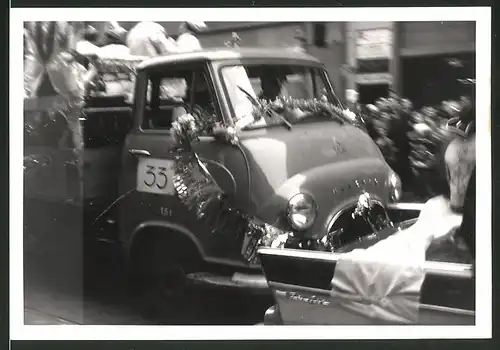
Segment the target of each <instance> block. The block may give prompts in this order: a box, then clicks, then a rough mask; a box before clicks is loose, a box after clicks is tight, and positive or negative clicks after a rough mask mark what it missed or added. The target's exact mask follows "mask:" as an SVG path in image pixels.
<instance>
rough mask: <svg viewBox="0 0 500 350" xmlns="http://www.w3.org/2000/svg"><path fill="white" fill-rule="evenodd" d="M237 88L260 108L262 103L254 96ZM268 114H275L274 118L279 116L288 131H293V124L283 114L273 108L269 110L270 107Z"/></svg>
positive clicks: (267, 109) (267, 110)
mask: <svg viewBox="0 0 500 350" xmlns="http://www.w3.org/2000/svg"><path fill="white" fill-rule="evenodd" d="M237 88H238V89H240V91H241V92H243V93H244V94H245V96H246V97H247V98H248V99H249V100H250V102H252V104H253V105H254V106H255V107H260V103H259V102H258V101H257V100H256V99H255V98H254V97H253V96H252V95H250V93H249V92H248V91H246V90H245V89H243V88H242V87H241V86H239V85H237ZM266 112H267V113H269V114H271V115H273V114H274V116H278V117H279V118H280V119H281V120H282V121H283V123H284V124H285V125H286V127H287V128H288V130H292V124H291V123H290V122H289V121H288V120H287V119H286V118H285V117H283V116H282V115H281V114H279V113H278V112H276V111H275V110H273V109H272V108H269V107H268V108H266Z"/></svg>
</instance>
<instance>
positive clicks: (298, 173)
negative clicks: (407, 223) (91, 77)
mask: <svg viewBox="0 0 500 350" xmlns="http://www.w3.org/2000/svg"><path fill="white" fill-rule="evenodd" d="M99 66H100V67H101V73H100V80H99V82H98V83H96V84H94V85H93V86H94V90H93V91H90V92H89V94H88V96H87V99H86V105H85V106H84V108H83V109H82V112H81V118H80V119H81V123H82V126H83V131H84V138H85V149H84V157H83V158H84V162H83V180H82V181H83V182H81V181H80V182H79V181H78V177H77V176H76V175H75V174H78V171H77V169H75V167H77V166H78V165H76V163H75V162H73V161H71V157H72V156H71V155H72V154H73V153H72V151H71V147H70V146H65V145H62V146H61V143H60V142H59V143H57V142H56V140H58V139H59V138H60V135H62V133H63V131H62V130H64V125H63V127H59V128H58V127H56V126H57V125H59V124H58V123H59V122H58V121H57V120H62V119H58V117H57V113H56V116H55V117H53V118H52V119H50V118H49V119H50V120H52V122H50V120H49V119H47V120H49V121H48V122H47V123H48V124H50V125H52V126H53V127H52V129H51V128H50V127H49V128H46V127H44V128H43V130H42V131H41V133H42V134H44V133H45V136H43V135H42V136H40V135H38V134H40V133H38V134H37V132H36V130H32V129H33V128H31V129H30V130H27V131H26V133H25V140H26V147H25V169H26V175H25V197H26V198H35V197H36V198H38V200H42V201H44V200H47V199H48V198H52V199H54V200H56V201H59V202H68V198H74V199H75V200H74V201H73V203H79V204H75V205H81V206H82V207H83V212H84V213H85V214H84V225H85V229H84V231H85V235H86V238H89V239H91V240H98V241H101V242H102V241H105V242H108V243H111V244H113V245H114V246H116V247H120V250H121V252H122V253H123V256H124V257H125V258H126V261H127V262H128V266H129V267H130V271H133V272H134V274H133V275H134V276H136V277H137V276H141V277H143V278H146V279H143V280H141V282H139V283H135V285H140V286H146V285H149V284H148V283H147V282H152V284H150V286H154V287H156V290H157V291H159V292H160V294H161V295H162V296H164V297H166V296H170V295H177V294H179V293H180V292H181V291H182V290H183V288H184V286H185V282H186V280H191V281H194V282H199V283H208V284H211V283H213V284H215V285H225V286H237V285H238V283H236V282H234V279H232V276H233V274H234V273H235V272H239V273H243V274H261V270H260V265H259V264H258V263H257V264H250V263H248V262H247V261H246V260H245V259H244V258H243V257H242V253H241V244H242V242H241V241H238V240H237V239H235V238H234V237H231V235H230V234H229V235H228V234H218V232H211V230H210V229H209V228H207V227H204V226H203V225H202V224H200V223H199V221H197V220H196V218H195V217H194V216H193V214H192V213H190V212H189V211H188V210H186V208H185V207H184V206H183V205H181V203H180V202H179V200H178V198H177V194H176V192H175V189H174V186H173V181H172V176H173V166H174V156H173V155H172V153H171V149H172V147H173V143H174V142H173V140H172V135H171V133H172V132H171V127H172V122H173V121H174V120H176V118H178V117H179V115H183V114H184V113H186V110H187V111H189V112H190V113H191V114H192V115H194V116H195V117H196V121H197V124H198V125H200V130H201V131H202V132H201V134H200V136H199V138H198V141H197V142H195V143H194V144H193V148H194V150H195V151H196V153H197V155H198V156H199V157H200V160H201V162H202V163H203V164H205V165H206V167H207V169H208V170H209V172H210V174H211V175H212V176H213V178H214V179H215V180H216V182H217V183H218V184H219V185H220V187H222V188H223V190H224V192H225V193H226V194H227V195H228V196H230V197H231V198H232V199H233V200H234V203H235V205H237V207H238V208H239V209H240V210H242V211H244V212H246V213H248V215H251V216H255V217H258V218H259V219H260V220H262V221H264V222H266V223H267V224H269V225H273V226H274V227H277V228H278V229H280V230H284V231H290V232H293V234H294V236H295V237H297V238H298V241H297V242H298V243H297V244H298V245H300V246H301V247H303V248H307V249H322V248H321V247H323V248H324V247H327V246H328V248H327V249H336V248H338V247H340V246H342V245H345V244H348V243H349V242H352V241H353V240H356V239H358V238H359V237H362V236H363V232H366V233H369V232H371V229H370V227H369V226H367V224H366V223H365V222H364V221H363V220H354V219H352V218H351V212H352V210H353V209H354V208H355V206H356V204H357V200H358V196H359V195H360V193H362V192H364V191H366V192H369V193H370V194H371V195H372V196H373V198H374V200H375V201H376V203H377V206H378V207H379V208H380V209H381V210H380V213H384V212H385V209H387V210H389V211H390V210H394V211H397V210H398V206H400V204H398V203H397V201H398V200H399V199H400V197H401V183H400V180H399V178H398V176H397V175H396V174H395V173H394V172H393V171H392V169H391V168H390V167H389V166H388V165H387V163H386V162H385V160H384V158H383V156H382V154H381V152H380V151H379V149H378V148H377V146H376V145H375V144H374V142H373V141H372V139H370V137H369V136H368V135H367V133H366V132H365V131H364V130H363V128H362V127H360V126H359V125H360V123H359V119H357V118H358V117H357V116H353V115H352V114H347V117H346V115H343V116H339V113H340V114H342V113H343V112H342V111H344V112H345V110H344V107H343V106H342V103H341V102H340V100H339V99H338V97H337V96H336V94H335V90H334V87H333V86H332V84H331V81H330V80H329V78H328V74H327V72H326V70H325V68H324V66H323V65H322V64H321V63H320V62H319V61H318V60H317V59H315V58H314V57H312V56H310V55H307V54H306V53H302V52H297V51H294V50H288V49H281V50H278V49H277V50H271V49H257V48H256V49H251V48H244V49H243V48H242V49H232V48H223V49H217V50H216V49H214V50H203V51H199V52H193V53H183V54H172V55H168V56H164V57H157V58H151V59H147V60H142V59H131V60H129V61H127V60H126V59H121V60H116V61H113V60H108V61H107V63H106V64H104V63H102V64H100V65H99ZM117 81H118V82H120V81H122V82H124V83H125V85H127V87H126V88H124V89H125V90H126V91H127V92H123V91H125V90H123V91H122V92H119V89H116V86H115V87H114V88H113V90H114V92H109V91H108V92H107V93H106V91H105V90H106V86H107V85H108V89H109V85H110V84H111V83H113V82H114V84H115V85H116V82H117ZM131 86H132V87H133V88H131ZM116 91H118V92H116ZM131 92H133V94H132V93H131ZM125 95H126V96H125ZM282 96H285V97H283V98H284V100H283V101H289V100H294V101H302V102H300V103H301V104H299V105H298V107H297V104H295V105H294V106H295V107H294V108H292V109H294V110H297V109H299V110H300V108H302V110H309V111H312V112H310V113H308V114H307V113H306V114H304V113H300V111H299V114H300V115H301V116H302V117H301V118H295V119H294V121H292V122H290V119H287V118H285V117H286V116H284V115H282V114H280V112H276V111H271V112H269V111H267V112H269V113H271V114H272V115H274V117H275V118H274V120H275V122H266V121H265V120H266V118H255V117H254V113H253V111H254V110H255V104H256V103H261V102H259V101H264V100H267V101H270V100H275V99H278V98H281V97H282ZM131 101H133V102H131ZM319 101H321V103H324V104H323V106H324V105H325V104H328V105H331V106H332V108H335V111H337V112H336V113H337V114H335V113H331V115H327V114H328V113H326V114H325V113H319V112H315V107H316V106H319V104H320V102H319ZM35 105H36V104H35ZM26 106H27V107H26V109H25V119H26V120H31V119H33V118H34V116H35V115H38V114H37V113H38V112H40V107H39V106H38V107H36V106H35V107H36V108H35V107H32V108H31V110H30V107H29V104H28V103H27V104H26ZM37 108H38V110H36V109H37ZM41 109H42V110H43V108H41ZM339 111H340V112H339ZM42 114H43V113H42ZM264 114H265V113H264ZM283 114H284V113H283ZM304 115H305V116H304ZM30 118H31V119H30ZM349 118H351V119H349ZM255 119H259V120H255ZM214 120H215V121H216V123H217V125H219V126H222V127H225V128H226V129H228V130H229V129H230V128H233V129H234V130H237V132H236V135H237V138H236V139H232V140H231V141H228V138H226V137H221V136H220V135H218V134H216V133H215V132H214V130H213V128H211V127H206V126H207V125H213V121H214ZM276 120H277V122H276ZM209 121H210V122H209ZM47 123H46V124H47ZM60 123H62V124H64V122H63V121H61V122H60ZM210 123H212V124H210ZM27 124H30V123H27ZM30 125H31V124H30ZM34 129H36V128H34ZM49 129H50V130H53V132H52V133H50V135H47V133H48V131H47V130H49ZM36 135H38V136H36ZM58 135H59V136H58ZM40 140H42V141H40ZM43 140H45V141H43ZM234 140H236V142H234ZM50 142H51V143H52V144H51V145H48V143H50ZM55 169H56V170H55ZM57 169H59V170H57ZM56 173H57V174H59V175H54V174H56ZM49 183H55V184H56V185H57V187H54V186H49ZM68 184H69V185H68ZM71 184H72V185H71ZM82 186H83V190H82V189H81V187H82ZM80 193H83V195H80ZM391 208H392V209H391ZM406 209H408V208H406ZM410 209H412V208H410ZM405 212H406V211H405ZM315 247H316V248H315ZM202 272H203V273H202ZM186 276H189V278H188V279H186Z"/></svg>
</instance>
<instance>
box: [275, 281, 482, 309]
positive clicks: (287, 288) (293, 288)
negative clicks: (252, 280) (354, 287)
mask: <svg viewBox="0 0 500 350" xmlns="http://www.w3.org/2000/svg"><path fill="white" fill-rule="evenodd" d="M269 287H271V289H272V290H273V293H275V294H277V293H280V292H281V293H287V292H296V293H301V292H302V293H309V294H315V295H318V296H328V297H331V296H332V295H331V291H330V290H325V289H316V288H307V287H302V286H297V285H294V284H285V283H279V282H269ZM328 301H329V302H330V303H332V304H333V303H335V300H331V299H330V300H328ZM419 309H420V310H421V311H424V310H425V311H435V312H440V313H451V314H455V315H463V316H472V317H474V316H476V312H475V311H471V310H465V309H458V308H452V307H446V306H439V305H431V304H420V306H419Z"/></svg>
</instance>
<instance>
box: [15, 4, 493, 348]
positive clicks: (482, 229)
mask: <svg viewBox="0 0 500 350" xmlns="http://www.w3.org/2000/svg"><path fill="white" fill-rule="evenodd" d="M242 11H244V14H245V19H247V20H248V19H254V20H259V21H271V22H272V21H276V19H277V18H286V19H287V20H288V21H292V20H294V21H301V22H302V21H303V22H315V21H318V22H336V21H342V22H356V21H396V22H397V21H476V25H477V26H476V57H478V58H479V59H477V60H476V84H477V86H476V93H477V95H476V96H477V97H476V99H477V102H478V103H477V104H476V106H477V107H476V108H477V116H478V118H477V127H476V129H477V141H476V142H477V170H478V171H477V176H478V177H477V180H476V181H477V194H476V195H477V199H478V200H477V203H478V210H477V219H478V220H477V221H476V222H477V223H476V228H477V243H476V246H477V248H476V249H477V251H478V252H479V254H477V262H476V283H477V285H476V286H480V288H476V325H475V326H413V327H408V326H376V327H373V326H342V327H338V326H307V330H305V331H302V332H300V331H298V330H300V328H301V327H302V326H230V327H229V326H81V325H78V326H72V325H62V326H41V325H40V326H27V325H24V316H23V315H24V293H23V234H22V232H23V215H22V214H21V213H22V212H23V182H22V181H11V183H10V215H9V217H10V335H11V339H12V340H118V339H120V340H180V339H186V340H187V339H189V340H214V339H227V340H234V339H243V340H250V339H395V337H396V338H397V339H413V338H433V339H436V338H453V339H465V338H491V336H492V256H491V252H492V249H491V247H492V246H491V244H492V240H491V232H492V227H491V222H492V221H491V219H492V217H491V214H492V205H491V198H492V185H491V183H492V176H491V169H492V167H491V112H490V110H491V8H490V7H456V8H454V7H436V8H429V7H422V8H417V7H414V8H411V9H410V8H404V7H400V8H245V9H242V8H203V9H195V8H162V9H146V8H144V9H138V8H134V9H124V8H109V9H106V8H99V9H93V8H37V9H33V8H23V9H20V8H16V9H11V11H10V123H9V128H10V130H9V131H10V164H9V166H10V179H21V178H22V177H23V164H22V159H23V157H22V155H23V147H24V146H23V122H22V120H23V93H22V91H23V86H22V84H23V80H22V79H21V76H22V75H23V64H22V62H23V59H22V54H23V53H22V52H23V47H22V46H23V22H24V21H55V20H65V21H81V20H83V19H87V20H90V19H92V21H107V20H109V18H112V19H114V20H117V21H141V20H151V21H155V20H156V21H157V20H160V19H161V21H168V20H169V19H171V20H172V21H179V19H186V20H187V19H190V20H202V21H225V20H226V19H227V18H238V17H239V15H241V14H242V13H243V12H242ZM479 204H480V205H481V206H480V207H479Z"/></svg>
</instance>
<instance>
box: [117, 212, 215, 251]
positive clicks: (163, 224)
mask: <svg viewBox="0 0 500 350" xmlns="http://www.w3.org/2000/svg"><path fill="white" fill-rule="evenodd" d="M152 228H156V229H160V230H164V231H165V232H167V231H170V232H175V233H177V234H180V235H184V236H185V237H186V238H187V239H189V240H190V241H191V242H192V243H193V244H194V246H195V247H196V250H197V251H198V254H199V255H200V257H201V259H205V256H206V254H205V251H204V249H203V246H202V245H201V242H200V241H199V239H198V238H197V237H196V235H195V234H194V233H193V232H191V231H190V230H189V229H187V228H186V227H185V226H182V225H179V224H175V223H173V222H168V221H148V222H144V223H142V224H140V225H139V226H137V227H136V228H135V230H134V231H133V233H132V236H131V238H130V240H129V242H128V244H127V245H126V253H127V254H126V255H127V258H130V256H131V253H132V247H133V245H134V240H135V239H136V238H137V237H138V236H139V235H140V233H141V232H143V231H144V230H147V229H152Z"/></svg>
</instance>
